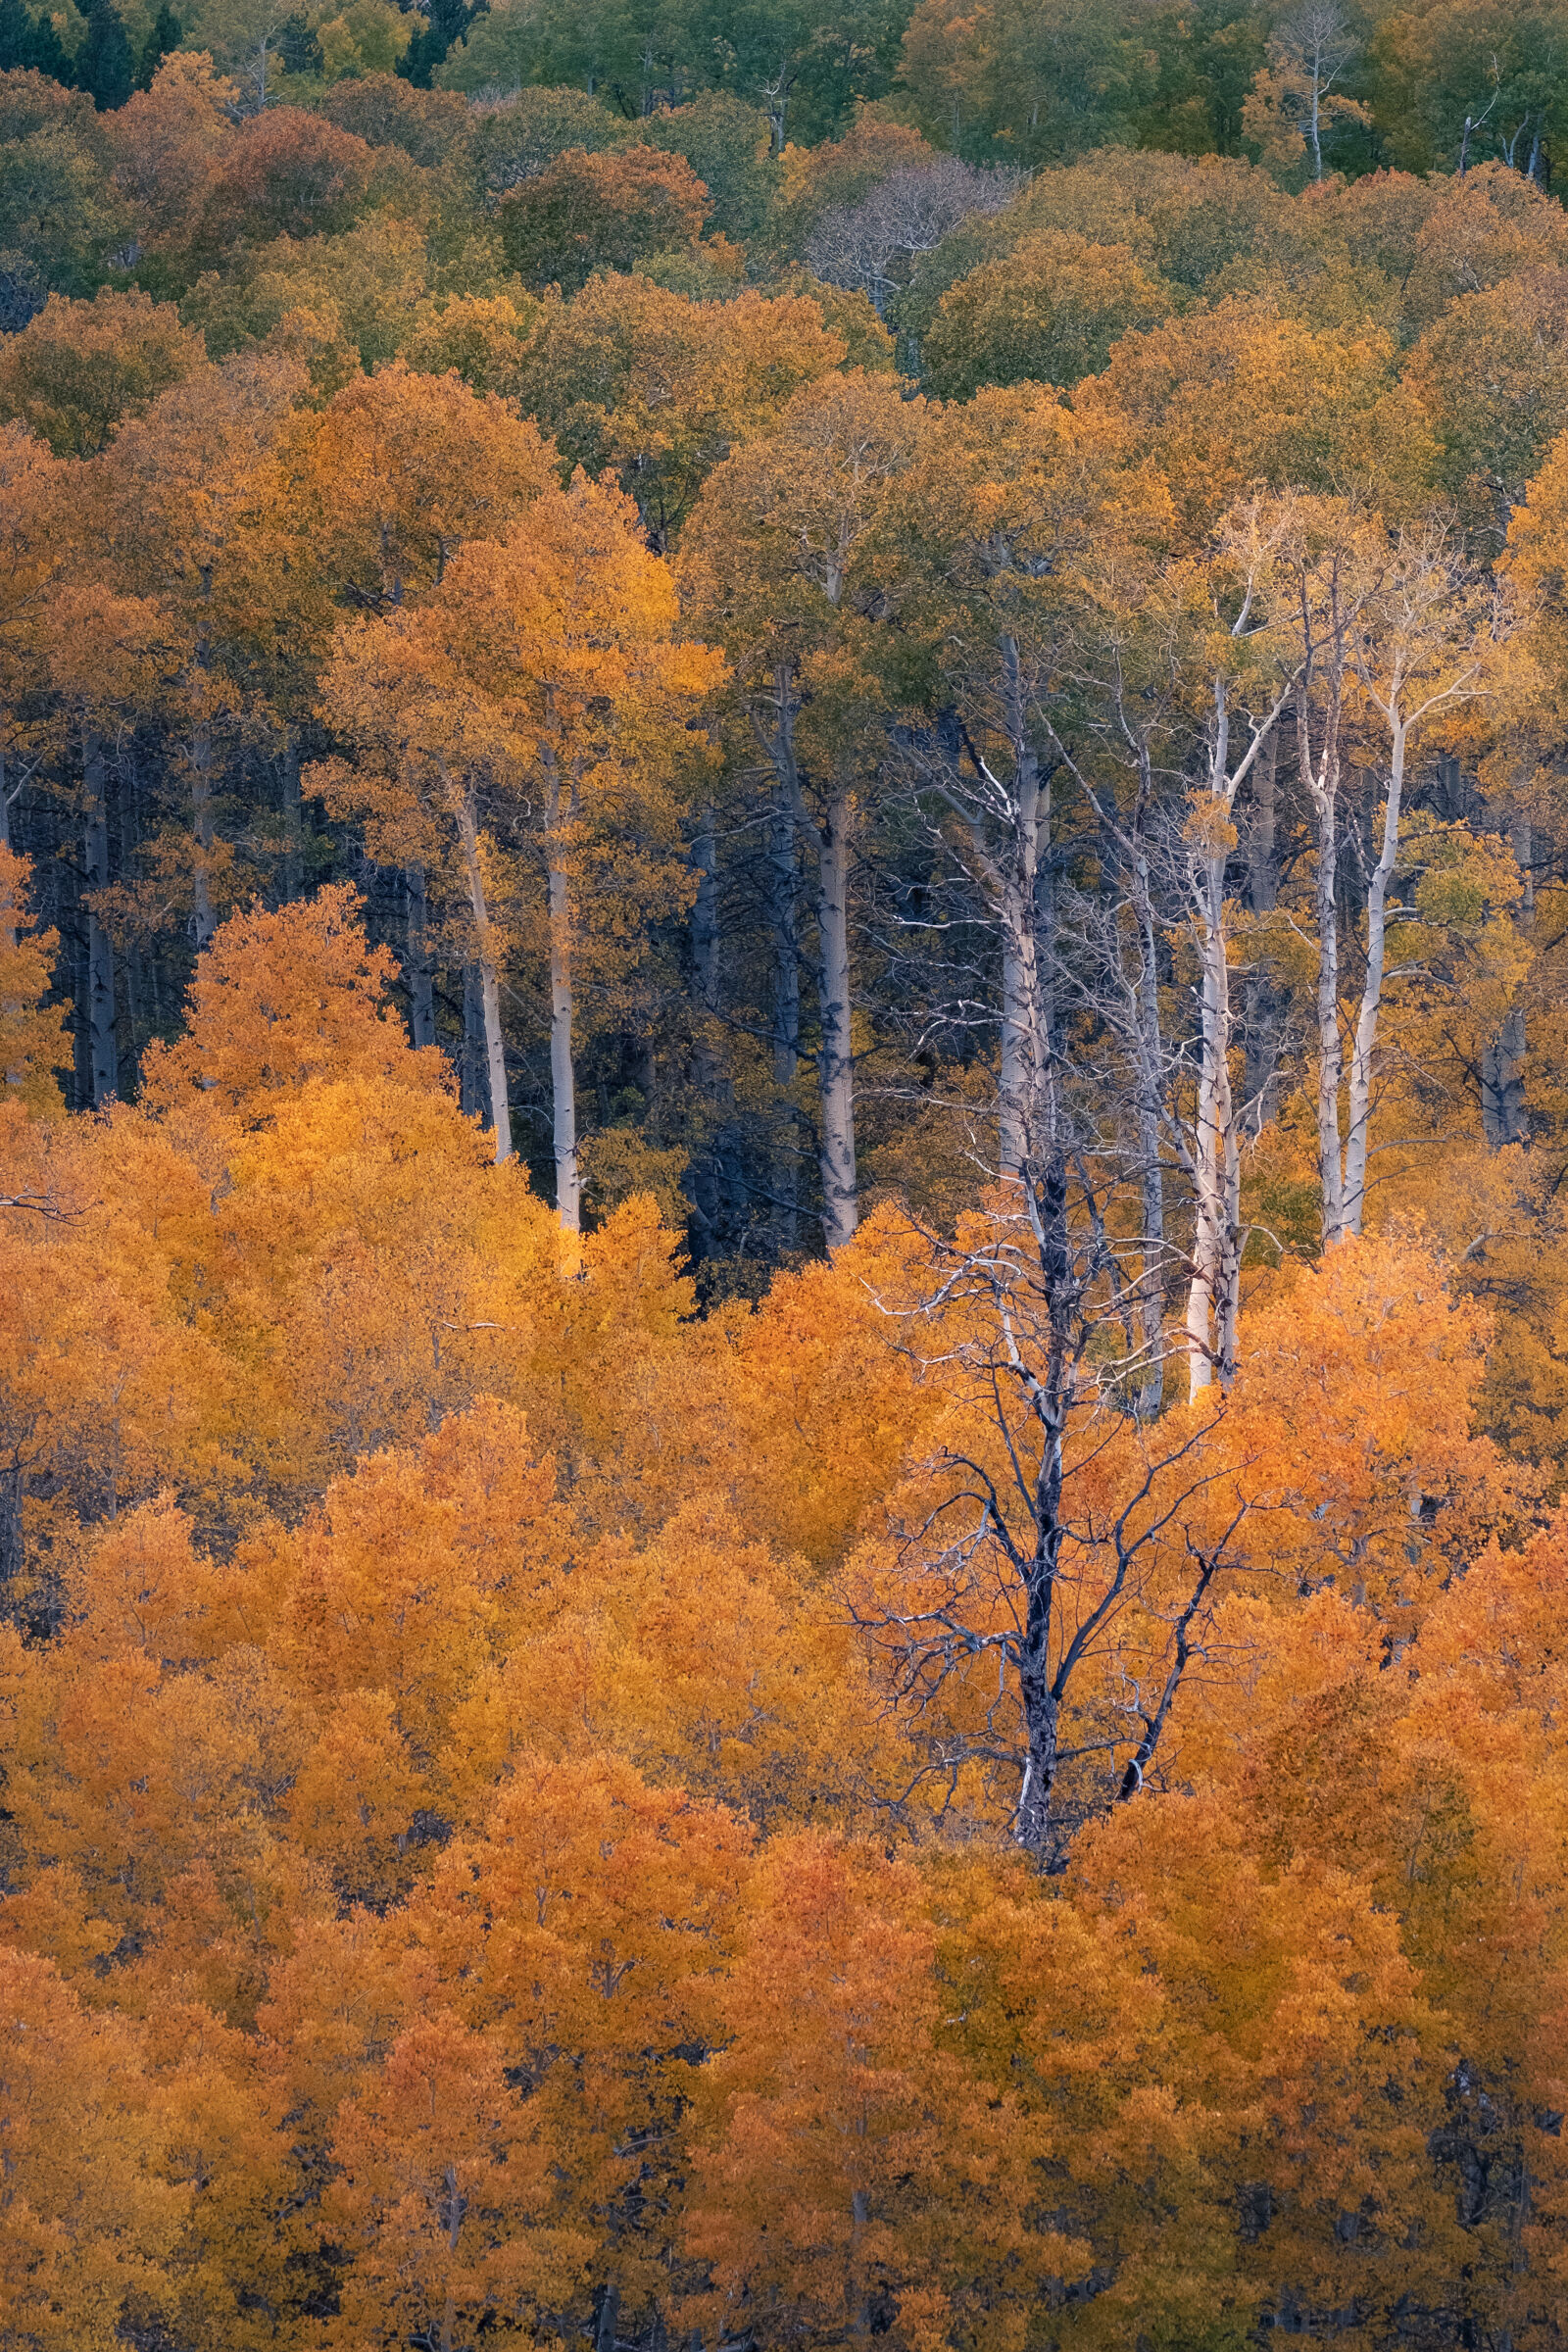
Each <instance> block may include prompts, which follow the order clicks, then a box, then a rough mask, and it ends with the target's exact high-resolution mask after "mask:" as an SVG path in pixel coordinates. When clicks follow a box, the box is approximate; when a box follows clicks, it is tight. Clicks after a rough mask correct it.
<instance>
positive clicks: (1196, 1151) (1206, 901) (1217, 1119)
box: [1187, 680, 1241, 1399]
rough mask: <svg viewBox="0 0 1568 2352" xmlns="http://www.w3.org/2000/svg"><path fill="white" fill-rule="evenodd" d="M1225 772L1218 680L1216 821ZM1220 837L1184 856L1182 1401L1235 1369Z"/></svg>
mask: <svg viewBox="0 0 1568 2352" xmlns="http://www.w3.org/2000/svg"><path fill="white" fill-rule="evenodd" d="M1235 789H1236V787H1235V783H1234V781H1233V779H1232V777H1231V772H1230V712H1229V706H1228V701H1227V695H1226V689H1225V685H1224V682H1223V680H1220V681H1217V682H1216V685H1215V689H1214V742H1213V751H1212V764H1211V768H1210V774H1209V801H1210V804H1211V807H1212V809H1213V813H1214V815H1215V817H1216V819H1217V818H1219V817H1220V816H1224V817H1225V818H1227V819H1228V818H1229V815H1230V811H1231V808H1232V805H1233V802H1234V798H1235ZM1227 860H1228V851H1227V849H1226V847H1225V843H1224V837H1223V836H1221V838H1220V839H1219V840H1218V841H1215V840H1212V839H1211V840H1210V841H1208V842H1206V843H1205V844H1204V845H1203V846H1202V848H1201V849H1199V850H1195V852H1194V854H1193V867H1192V872H1193V885H1194V887H1193V897H1194V902H1195V909H1196V912H1197V916H1198V955H1199V1005H1200V1032H1199V1058H1198V1103H1197V1116H1196V1119H1195V1121H1194V1129H1193V1196H1194V1209H1195V1214H1196V1231H1195V1234H1194V1238H1193V1273H1192V1280H1191V1282H1190V1283H1189V1285H1188V1292H1187V1343H1188V1345H1187V1367H1188V1370H1187V1388H1188V1397H1189V1399H1192V1398H1196V1397H1199V1396H1201V1393H1202V1391H1203V1390H1204V1389H1207V1388H1211V1387H1212V1386H1213V1384H1214V1381H1215V1380H1216V1378H1217V1379H1218V1381H1219V1384H1220V1386H1221V1388H1222V1389H1225V1390H1228V1389H1229V1388H1230V1385H1231V1381H1232V1379H1233V1378H1234V1376H1235V1371H1236V1325H1237V1317H1238V1309H1239V1301H1238V1298H1237V1291H1238V1287H1239V1283H1240V1277H1241V1247H1240V1236H1239V1233H1238V1223H1239V1202H1238V1196H1239V1191H1240V1168H1241V1161H1240V1156H1239V1153H1238V1150H1237V1141H1236V1109H1235V1104H1234V1103H1233V1102H1232V1100H1231V1073H1230V1048H1231V993H1230V960H1229V955H1228V946H1227V941H1226V936H1225V869H1226V864H1227Z"/></svg>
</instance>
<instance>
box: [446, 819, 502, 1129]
mask: <svg viewBox="0 0 1568 2352" xmlns="http://www.w3.org/2000/svg"><path fill="white" fill-rule="evenodd" d="M454 800H455V804H456V809H457V818H458V833H459V837H460V839H461V841H462V844H463V868H464V873H465V875H466V879H467V884H468V906H469V908H470V910H471V912H472V915H473V928H474V935H475V939H476V943H477V946H478V950H479V953H478V955H477V956H475V958H474V961H475V963H476V965H477V967H478V973H479V1004H480V1009H481V1011H482V1014H483V1018H484V1044H485V1058H486V1060H487V1062H488V1064H489V1070H490V1121H491V1126H492V1128H493V1130H494V1134H495V1139H496V1165H497V1166H498V1167H499V1166H500V1164H501V1162H502V1161H503V1160H506V1159H510V1158H511V1157H512V1106H511V1104H510V1103H509V1102H508V1100H507V1048H506V1040H505V1039H504V1038H503V1036H502V1034H501V988H500V982H499V979H498V976H497V971H496V951H495V933H494V931H493V929H492V927H491V922H490V909H489V907H487V906H486V904H485V895H484V875H483V873H482V871H481V870H480V865H479V834H478V827H477V825H476V823H475V821H474V811H473V800H472V797H471V795H470V794H468V793H467V792H466V791H460V792H458V793H456V794H455V795H454Z"/></svg>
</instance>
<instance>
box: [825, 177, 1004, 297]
mask: <svg viewBox="0 0 1568 2352" xmlns="http://www.w3.org/2000/svg"><path fill="white" fill-rule="evenodd" d="M1028 184H1029V174H1028V172H1021V171H1017V170H1015V169H1013V168H1012V167H1011V166H1008V165H998V166H996V167H995V168H993V169H991V170H982V169H981V167H980V166H979V165H976V164H965V163H960V161H959V160H958V158H957V157H956V155H944V156H940V157H939V158H938V159H937V161H936V162H935V163H930V164H918V165H910V166H909V167H908V168H907V170H905V171H902V172H890V173H889V175H888V177H887V178H886V179H884V180H881V181H879V182H878V184H877V185H876V186H875V187H874V188H873V189H872V190H871V192H870V194H869V195H868V196H865V197H863V198H862V199H861V201H860V202H859V203H858V204H855V205H835V206H834V207H833V209H832V210H831V211H830V212H827V213H824V214H823V216H822V218H821V220H820V221H818V222H817V224H816V227H815V228H814V229H813V230H812V232H811V235H810V239H809V243H808V245H807V249H806V258H807V262H808V264H809V267H810V269H811V270H813V271H814V272H815V274H816V275H817V276H818V277H820V278H822V279H823V280H825V282H826V283H827V284H828V285H833V286H850V287H853V288H855V289H856V290H857V291H858V292H859V293H862V294H866V295H868V296H869V297H870V299H871V302H872V303H873V305H874V306H875V309H876V313H877V316H878V318H880V317H881V316H882V313H883V312H884V311H885V309H886V308H887V305H888V303H889V301H890V300H891V298H892V297H893V296H894V295H895V294H896V293H898V292H899V290H900V288H901V287H902V286H904V285H905V284H906V283H907V279H908V274H909V271H910V270H911V269H912V267H913V265H914V262H915V260H916V259H917V257H918V256H919V255H921V254H923V253H932V252H934V251H935V249H936V247H937V246H938V245H940V244H941V242H942V240H943V238H944V237H945V236H947V235H948V234H949V233H950V231H952V230H953V229H955V228H956V227H957V225H958V223H959V221H966V220H968V219H969V217H970V216H971V215H972V214H975V213H1000V212H1002V211H1003V210H1004V208H1005V206H1007V205H1009V204H1010V203H1011V202H1012V200H1013V198H1014V197H1015V196H1017V195H1019V194H1020V193H1021V192H1022V190H1023V189H1024V188H1026V187H1027V186H1028Z"/></svg>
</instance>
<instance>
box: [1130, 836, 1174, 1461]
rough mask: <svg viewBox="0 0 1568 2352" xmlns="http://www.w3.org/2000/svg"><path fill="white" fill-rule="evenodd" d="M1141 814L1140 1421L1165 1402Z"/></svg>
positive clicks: (1156, 1071)
mask: <svg viewBox="0 0 1568 2352" xmlns="http://www.w3.org/2000/svg"><path fill="white" fill-rule="evenodd" d="M1143 808H1144V803H1143V802H1142V801H1141V802H1140V814H1139V816H1138V819H1137V821H1136V823H1135V825H1134V828H1133V832H1132V837H1131V840H1130V842H1129V844H1128V852H1129V855H1128V866H1129V880H1130V882H1131V888H1132V906H1133V916H1134V919H1135V921H1136V922H1137V925H1138V978H1137V982H1136V986H1137V991H1138V1002H1137V1006H1136V1013H1135V1028H1134V1036H1135V1040H1136V1046H1135V1051H1136V1056H1137V1066H1136V1071H1135V1086H1136V1101H1135V1104H1134V1115H1135V1117H1136V1119H1137V1122H1138V1162H1139V1167H1138V1191H1139V1208H1140V1215H1141V1218H1142V1223H1143V1236H1142V1240H1143V1250H1142V1264H1141V1267H1140V1271H1139V1278H1138V1345H1139V1348H1140V1351H1141V1353H1142V1355H1143V1358H1144V1376H1143V1379H1142V1381H1141V1382H1140V1384H1139V1388H1138V1393H1137V1399H1136V1402H1135V1405H1134V1410H1135V1411H1136V1413H1137V1415H1138V1418H1139V1420H1140V1421H1142V1422H1145V1423H1147V1422H1150V1421H1152V1420H1154V1419H1155V1418H1156V1417H1157V1416H1158V1413H1159V1408H1160V1406H1161V1404H1162V1403H1163V1402H1164V1398H1165V1349H1164V1338H1165V1166H1164V1154H1163V1141H1164V1137H1163V1127H1164V1108H1165V1047H1164V1038H1163V1036H1162V1034H1161V1028H1160V1018H1159V952H1158V943H1157V940H1156V938H1155V933H1154V891H1153V877H1152V874H1151V872H1150V867H1149V853H1148V849H1147V846H1146V844H1145V841H1144V832H1143V814H1142V811H1143Z"/></svg>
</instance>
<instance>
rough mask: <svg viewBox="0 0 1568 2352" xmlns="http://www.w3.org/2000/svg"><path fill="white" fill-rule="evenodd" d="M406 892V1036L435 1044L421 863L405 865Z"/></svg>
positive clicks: (418, 1042)
mask: <svg viewBox="0 0 1568 2352" xmlns="http://www.w3.org/2000/svg"><path fill="white" fill-rule="evenodd" d="M403 886H404V889H405V891H406V892H407V894H408V974H409V1037H410V1040H411V1042H412V1043H413V1044H414V1045H415V1046H433V1045H434V1044H435V976H434V974H433V973H432V971H431V969H430V942H429V929H430V902H429V896H428V894H427V892H426V890H425V884H424V868H423V866H422V865H410V866H405V868H404V871H403Z"/></svg>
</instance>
